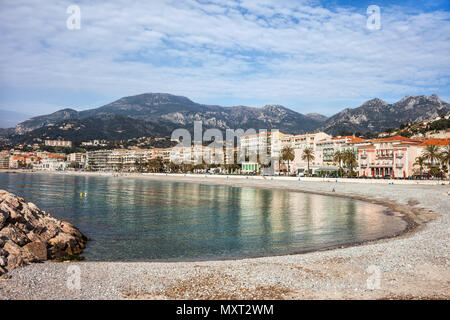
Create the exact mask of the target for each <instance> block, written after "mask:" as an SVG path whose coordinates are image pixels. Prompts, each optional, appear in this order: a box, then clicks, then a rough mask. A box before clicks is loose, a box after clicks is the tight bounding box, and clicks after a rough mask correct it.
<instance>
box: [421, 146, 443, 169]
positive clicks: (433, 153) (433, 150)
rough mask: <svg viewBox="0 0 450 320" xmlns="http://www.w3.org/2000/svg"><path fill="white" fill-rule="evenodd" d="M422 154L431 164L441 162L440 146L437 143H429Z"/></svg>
mask: <svg viewBox="0 0 450 320" xmlns="http://www.w3.org/2000/svg"><path fill="white" fill-rule="evenodd" d="M422 156H423V157H424V158H425V159H426V160H428V161H429V166H430V167H432V166H433V164H434V163H436V162H437V163H439V162H440V160H441V154H440V152H439V147H438V146H435V145H432V144H431V145H428V146H426V147H425V150H424V152H423V154H422Z"/></svg>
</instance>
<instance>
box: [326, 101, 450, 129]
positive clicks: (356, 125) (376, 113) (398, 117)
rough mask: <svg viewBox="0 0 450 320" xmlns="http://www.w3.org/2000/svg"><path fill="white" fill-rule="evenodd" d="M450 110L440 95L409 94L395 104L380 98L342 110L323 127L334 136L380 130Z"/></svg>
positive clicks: (449, 106)
mask: <svg viewBox="0 0 450 320" xmlns="http://www.w3.org/2000/svg"><path fill="white" fill-rule="evenodd" d="M448 112H450V104H448V103H446V102H444V101H442V100H441V99H440V98H439V97H438V96H437V95H431V96H416V97H414V96H405V97H404V98H402V99H401V100H400V101H398V102H396V103H393V104H388V103H386V102H385V101H383V100H381V99H378V98H376V99H372V100H369V101H367V102H365V103H364V104H363V105H361V106H360V107H359V108H355V109H350V108H348V109H344V110H342V111H341V112H339V113H337V114H335V115H334V116H332V117H330V118H329V119H328V120H327V121H326V122H325V124H324V125H323V126H321V127H320V130H323V131H325V132H328V133H330V134H333V135H337V134H339V133H340V132H343V131H344V132H352V133H355V132H360V133H367V132H373V133H378V132H381V131H384V130H386V129H389V128H395V127H398V126H400V125H401V124H403V123H407V122H416V121H421V120H425V119H430V118H435V117H437V116H438V115H441V114H446V113H448Z"/></svg>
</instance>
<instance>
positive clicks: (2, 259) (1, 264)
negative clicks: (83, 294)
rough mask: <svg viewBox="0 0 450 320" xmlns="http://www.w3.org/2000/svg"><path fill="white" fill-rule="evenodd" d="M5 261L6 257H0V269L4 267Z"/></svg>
mask: <svg viewBox="0 0 450 320" xmlns="http://www.w3.org/2000/svg"><path fill="white" fill-rule="evenodd" d="M7 261H8V259H6V257H4V256H0V267H4V266H6V262H7Z"/></svg>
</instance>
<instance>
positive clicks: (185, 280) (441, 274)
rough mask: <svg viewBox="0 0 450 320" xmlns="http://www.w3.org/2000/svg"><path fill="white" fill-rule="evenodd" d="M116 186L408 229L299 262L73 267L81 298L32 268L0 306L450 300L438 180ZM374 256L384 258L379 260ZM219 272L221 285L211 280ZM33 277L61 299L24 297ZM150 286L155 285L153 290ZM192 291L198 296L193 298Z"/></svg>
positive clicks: (1, 293)
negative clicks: (281, 201)
mask: <svg viewBox="0 0 450 320" xmlns="http://www.w3.org/2000/svg"><path fill="white" fill-rule="evenodd" d="M11 171H12V170H9V172H11ZM1 172H5V171H1ZM33 174H75V175H85V176H86V175H87V176H109V177H111V176H114V174H111V173H86V172H70V173H67V172H34V173H33ZM117 178H119V179H120V178H125V179H146V180H158V181H178V182H188V183H202V184H216V185H230V186H239V187H251V188H270V189H283V190H286V191H292V192H307V193H314V194H321V195H328V196H339V197H347V198H353V199H357V200H362V201H369V202H372V203H376V204H380V205H384V206H387V207H388V208H389V210H391V211H392V212H396V213H400V214H404V215H405V217H406V219H407V221H408V222H409V227H408V228H407V230H406V231H405V232H403V233H402V234H400V235H398V236H395V237H389V238H387V239H379V240H372V241H368V242H364V243H362V244H352V245H349V246H344V247H342V246H340V247H339V248H330V249H326V250H320V251H314V252H309V253H300V254H295V253H293V254H289V255H274V256H270V257H256V258H255V257H254V258H242V259H234V260H228V259H227V260H212V261H209V260H206V261H184V262H77V263H72V264H71V265H78V266H80V268H81V269H82V271H83V270H85V271H83V272H82V275H84V276H85V277H86V279H85V281H87V282H86V285H87V286H88V287H86V288H85V289H86V290H80V291H75V292H73V291H70V290H68V289H67V288H64V281H65V280H66V278H67V275H66V274H65V273H64V270H65V269H66V268H67V265H66V264H64V263H51V262H47V263H44V264H33V265H30V266H28V267H26V268H24V269H19V270H14V271H13V272H11V276H12V277H11V279H7V280H0V298H2V299H9V298H12V299H17V298H25V299H27V298H30V299H36V298H37V299H39V298H45V299H47V298H48V299H52V298H54V297H56V296H59V298H60V297H64V298H67V299H104V298H108V299H123V298H131V299H190V298H193V299H211V298H230V299H255V298H256V299H265V298H275V299H303V298H306V299H366V298H367V299H382V298H412V299H420V298H441V299H442V298H443V299H448V298H449V297H450V292H449V290H448V289H447V288H448V287H449V283H450V267H449V264H450V263H449V255H448V252H449V250H448V248H449V247H448V244H447V243H448V242H449V241H448V240H449V231H448V230H449V228H448V226H450V221H449V216H448V212H449V211H450V210H449V209H450V200H449V199H450V197H449V196H448V195H447V192H448V191H449V190H448V189H449V188H448V186H446V185H442V184H437V181H433V182H434V184H413V183H408V184H400V183H396V181H394V184H388V183H378V184H377V183H371V184H368V183H357V182H353V181H346V182H343V181H342V179H338V182H332V181H323V180H322V181H317V180H318V179H316V180H309V181H308V179H307V178H301V179H300V181H298V178H287V177H274V179H273V180H272V179H271V178H270V177H266V179H263V178H261V177H248V178H247V177H245V176H240V178H238V177H231V176H229V177H228V178H227V177H226V176H211V175H195V176H193V175H182V174H180V175H165V174H145V175H142V174H127V175H121V176H119V177H117ZM319 179H320V178H319ZM383 182H384V181H383ZM333 190H334V192H333ZM438 235H441V236H440V237H438ZM423 238H425V239H427V241H424V239H423ZM374 252H376V254H375V253H374ZM432 253H434V255H433V254H432ZM380 254H381V255H385V257H381V258H379V259H377V258H376V257H379V256H380ZM430 254H431V255H430ZM386 256H392V258H393V259H387V257H386ZM396 260H398V261H396ZM369 262H370V263H369ZM393 265H395V266H396V267H393ZM250 266H253V267H250ZM270 266H272V268H274V270H279V271H281V273H280V274H281V275H280V274H278V273H276V274H274V273H272V272H271V267H270ZM362 266H365V267H366V268H362ZM370 266H375V267H376V268H378V269H379V270H380V273H381V274H382V279H384V281H382V285H381V288H378V289H370V288H368V287H367V281H368V280H367V279H369V277H370V276H371V275H370V274H369V273H368V272H367V268H368V267H370ZM405 268H406V269H408V270H406V269H405ZM411 268H412V269H411ZM165 269H168V270H173V275H171V273H168V274H166V271H165ZM404 269H405V270H404ZM410 269H411V270H410ZM422 269H423V270H422ZM50 270H51V271H52V272H55V273H56V274H59V275H60V276H59V277H56V278H55V279H54V280H52V281H53V282H52V281H50V280H48V279H46V280H44V277H43V276H42V274H46V273H47V272H49V271H50ZM105 270H111V271H112V272H113V274H114V273H115V272H114V271H113V270H116V271H117V270H120V271H119V272H120V274H121V275H126V276H125V277H124V279H127V280H122V281H120V280H117V279H115V280H113V279H111V278H109V277H108V276H107V275H106V274H105V272H106V271H105ZM258 270H260V271H261V273H262V274H265V275H266V278H261V277H260V276H259V275H258ZM339 270H342V271H343V272H342V273H341V272H339ZM424 271H426V272H424ZM216 273H217V274H221V275H222V276H218V277H217V276H214V274H216ZM349 274H351V278H352V279H351V281H349V279H346V276H344V275H347V277H348V275H349ZM133 275H134V276H135V278H133ZM143 275H145V276H143ZM246 275H247V276H246ZM248 275H253V276H254V279H252V278H248ZM36 277H39V279H41V281H43V280H44V281H43V282H44V283H43V284H42V285H43V286H44V287H45V286H46V285H49V284H50V283H51V284H52V285H55V282H57V283H60V285H59V287H60V291H59V292H58V290H56V291H57V292H58V294H56V292H51V291H50V290H49V291H48V292H46V290H44V292H43V291H42V290H41V294H40V295H36V294H31V293H29V292H28V290H26V288H24V286H25V282H24V281H25V280H26V279H27V280H30V278H31V279H35V278H36ZM142 277H144V278H145V279H148V281H145V280H143V279H142ZM430 277H431V278H430ZM391 278H392V279H391ZM422 278H423V279H422ZM150 279H153V280H152V281H150ZM388 279H389V281H390V282H389V281H388ZM393 279H397V280H393ZM421 279H422V280H421ZM88 280H89V281H88ZM139 280H141V281H139ZM142 280H143V281H142ZM47 281H50V282H48V283H47ZM58 281H59V282H58ZM386 281H388V282H386ZM88 283H95V284H100V287H105V288H108V290H106V291H104V292H96V290H94V289H93V288H89V287H90V286H89V285H88ZM155 283H157V284H158V285H156V286H155ZM13 286H15V288H14V287H13ZM25 287H26V286H25ZM195 287H200V288H203V289H202V290H195ZM20 288H24V289H23V290H22V289H20Z"/></svg>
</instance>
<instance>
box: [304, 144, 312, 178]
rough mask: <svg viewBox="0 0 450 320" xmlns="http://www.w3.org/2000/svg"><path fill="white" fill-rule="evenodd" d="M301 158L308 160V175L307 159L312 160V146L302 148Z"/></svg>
mask: <svg viewBox="0 0 450 320" xmlns="http://www.w3.org/2000/svg"><path fill="white" fill-rule="evenodd" d="M302 160H306V161H308V171H307V173H308V175H309V161H311V160H314V150H313V149H312V148H306V149H305V150H303V154H302Z"/></svg>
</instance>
